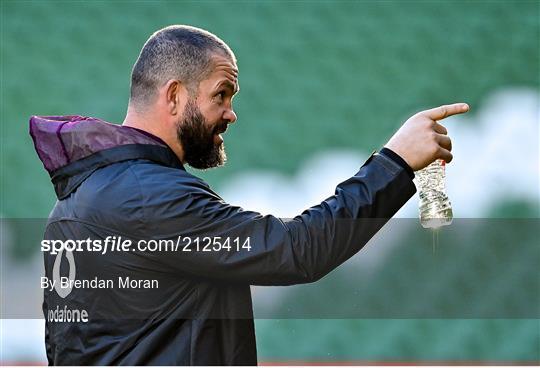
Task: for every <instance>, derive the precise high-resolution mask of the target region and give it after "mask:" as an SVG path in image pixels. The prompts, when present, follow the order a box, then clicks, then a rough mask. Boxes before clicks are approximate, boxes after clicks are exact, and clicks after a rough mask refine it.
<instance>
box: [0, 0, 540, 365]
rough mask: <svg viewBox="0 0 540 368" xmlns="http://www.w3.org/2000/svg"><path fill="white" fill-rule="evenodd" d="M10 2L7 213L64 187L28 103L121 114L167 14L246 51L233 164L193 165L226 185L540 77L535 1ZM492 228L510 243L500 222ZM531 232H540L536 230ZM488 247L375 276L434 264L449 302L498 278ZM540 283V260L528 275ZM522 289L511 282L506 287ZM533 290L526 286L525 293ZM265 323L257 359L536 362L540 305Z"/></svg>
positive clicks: (5, 65)
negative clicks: (35, 136)
mask: <svg viewBox="0 0 540 368" xmlns="http://www.w3.org/2000/svg"><path fill="white" fill-rule="evenodd" d="M1 16H2V19H1V45H0V47H1V72H2V74H1V112H0V114H1V115H0V120H1V121H0V129H1V140H2V146H1V160H2V161H1V175H0V183H1V195H2V207H1V208H0V215H1V216H2V217H5V218H43V217H46V216H47V215H48V211H49V210H50V208H51V206H52V204H53V202H54V198H55V197H54V192H53V190H52V186H51V185H50V183H49V178H48V175H47V174H46V172H45V171H44V170H43V169H42V167H41V164H40V163H39V161H38V160H37V158H36V156H35V154H34V151H33V147H32V143H31V140H30V138H29V136H28V125H27V122H28V118H29V117H30V116H31V115H64V114H66V115H67V114H80V115H89V116H96V117H99V118H102V119H105V120H108V121H111V122H121V121H122V119H123V117H124V113H125V109H126V104H127V100H128V96H129V76H130V72H131V66H132V64H133V62H134V61H135V59H136V57H137V54H138V52H139V50H140V48H141V46H142V44H143V43H144V41H145V40H146V39H147V37H148V36H149V35H150V34H151V33H152V32H153V31H155V30H157V29H159V28H161V27H164V26H166V25H170V24H178V23H182V24H191V25H195V26H199V27H202V28H205V29H208V30H210V31H212V32H214V33H216V34H217V35H219V36H220V37H221V38H223V39H224V40H225V41H226V42H227V43H228V44H229V45H230V46H231V47H232V48H233V49H234V51H235V53H236V55H237V58H238V65H239V69H240V85H241V93H240V94H239V96H238V97H236V99H235V104H236V110H237V113H238V116H239V119H238V122H237V124H236V126H234V127H232V128H233V129H230V130H229V131H228V132H227V136H226V138H227V139H226V144H227V152H228V157H229V163H228V164H227V165H226V166H225V167H224V168H220V169H218V170H211V171H208V172H196V174H197V175H199V176H202V177H204V178H205V179H206V180H207V181H209V182H210V184H211V185H212V186H214V187H216V188H217V189H218V191H219V188H220V186H221V185H223V184H224V183H226V182H227V181H228V180H230V178H232V177H234V176H235V175H237V174H239V173H242V172H244V171H246V170H253V169H257V170H273V171H277V172H280V173H283V174H284V175H293V174H294V173H295V172H296V171H297V170H298V169H299V167H300V164H301V163H302V162H304V161H305V160H306V159H308V158H309V157H311V156H312V155H313V154H314V153H316V152H319V151H322V150H331V149H335V148H339V149H342V148H347V149H358V150H361V151H363V152H370V151H372V150H374V149H378V148H379V147H380V146H381V145H382V144H383V143H384V142H385V141H386V139H388V138H389V136H390V134H391V133H392V132H393V131H394V130H395V129H396V127H397V126H398V125H399V124H400V122H402V121H403V119H405V118H407V117H408V116H409V115H411V114H412V113H414V112H416V111H417V110H419V109H422V108H426V107H431V106H434V105H439V104H441V103H446V102H454V101H467V102H468V103H469V104H470V105H471V106H472V107H473V109H474V107H475V106H477V105H478V104H479V103H480V102H481V101H482V100H483V99H484V98H485V97H486V95H488V94H490V93H492V92H493V91H495V90H497V89H501V88H510V87H516V86H517V87H527V88H531V89H534V90H539V89H540V70H539V65H540V60H539V59H540V52H539V30H540V27H539V19H540V14H539V5H538V1H519V2H505V1H477V2H472V1H471V2H464V1H407V2H400V1H396V2H394V1H384V2H375V1H356V2H355V1H340V2H331V1H318V2H305V1H294V2H293V1H290V2H288V1H275V2H272V1H253V2H247V1H234V2H218V1H204V2H172V1H151V2H150V1H137V2H132V3H128V2H124V1H109V2H107V1H95V2H76V1H37V0H36V1H2V2H1ZM537 144H538V142H537ZM479 149H481V148H479ZM359 164H360V163H359ZM501 202H504V200H501ZM531 206H532V209H531ZM537 206H538V203H532V205H531V204H530V203H525V204H522V203H521V202H516V203H514V202H509V203H502V204H501V206H500V207H497V208H495V209H494V210H493V211H494V213H497V214H498V216H500V217H532V218H537V217H538V207H537ZM478 234H480V233H478ZM478 234H477V235H476V236H478ZM492 238H493V239H492V240H493V241H494V242H496V241H507V242H510V240H508V239H506V240H504V236H503V235H501V234H495V235H493V237H492ZM411 239H413V240H411V241H412V242H414V238H411ZM501 239H502V240H501ZM525 240H526V242H528V243H527V244H529V247H534V246H535V244H534V243H535V240H534V238H533V239H529V238H527V239H525ZM536 245H537V244H536ZM16 246H17V247H16V248H15V249H14V250H13V252H14V255H15V257H16V258H17V259H18V260H19V261H20V262H25V260H26V259H29V258H31V257H33V256H36V254H37V253H38V252H37V251H36V249H35V248H34V247H35V244H33V243H31V242H17V243H16ZM528 254H529V253H526V252H524V253H521V254H520V253H519V252H511V253H509V254H505V255H504V256H505V257H507V259H508V264H509V265H520V266H522V267H521V268H520V267H515V268H514V271H512V272H514V273H515V274H516V277H517V278H522V280H523V282H526V281H527V278H528V277H531V278H534V276H531V270H532V275H534V274H535V273H534V270H535V268H537V266H538V264H539V263H538V261H539V260H538V259H537V258H535V256H536V254H537V253H532V254H533V255H534V256H533V257H529V258H528V256H527V255H528ZM529 255H530V254H529ZM466 256H467V257H466ZM484 256H485V254H483V253H481V252H480V251H479V252H477V253H475V252H474V250H473V251H472V252H471V253H467V254H466V255H464V256H463V259H460V261H459V262H460V263H458V264H459V267H454V268H452V267H449V266H448V265H447V266H448V267H447V268H446V269H445V272H444V273H443V275H442V276H441V274H439V275H431V274H427V273H424V274H423V273H418V274H415V275H411V276H410V277H409V278H398V279H396V278H395V275H393V274H392V273H391V272H389V273H388V274H387V275H386V276H385V279H383V280H380V281H379V282H380V285H381V288H383V289H385V290H389V289H390V290H399V289H400V288H402V287H406V285H407V284H408V283H418V282H419V281H421V280H423V279H426V278H428V277H430V276H432V277H434V280H435V281H436V282H439V284H438V286H439V287H438V288H433V290H432V292H431V294H429V293H428V294H426V295H425V298H426V300H429V299H430V298H431V299H433V300H436V299H438V298H441V297H442V296H444V295H447V294H446V293H447V292H450V294H448V295H447V299H445V300H449V301H450V302H451V300H452V296H451V295H452V294H451V291H455V290H457V289H459V287H460V285H456V284H455V283H456V280H459V278H460V275H461V274H465V275H469V276H465V278H467V277H472V276H470V275H473V274H474V275H476V274H477V273H479V274H480V275H481V277H484V278H490V277H494V278H496V277H495V276H496V275H494V274H492V273H490V272H495V270H493V269H489V267H487V271H486V265H485V262H487V261H486V260H485V258H484ZM422 257H423V253H421V252H420V253H418V252H416V253H415V252H410V251H409V250H407V249H400V250H398V251H397V252H396V253H393V254H392V255H391V256H389V257H387V259H385V261H384V262H385V263H384V268H385V269H389V270H391V269H393V268H396V267H398V266H399V265H400V264H403V263H405V264H406V265H407V267H409V268H410V269H412V270H414V269H415V265H417V264H418V259H421V258H422ZM415 262H416V263H415ZM483 262H484V263H483ZM479 270H480V271H479ZM482 270H483V271H482ZM501 272H502V271H501ZM400 276H403V275H402V274H400ZM330 281H331V279H330ZM398 281H400V282H401V284H400V283H399V282H398ZM325 282H326V284H325ZM325 285H328V287H327V288H326V289H325ZM332 285H335V284H332V283H330V282H327V281H326V279H325V280H323V283H322V286H321V288H319V289H317V291H316V292H314V291H310V289H309V288H306V289H302V290H304V292H303V294H301V295H302V297H303V298H305V300H306V305H307V304H309V303H313V302H320V303H323V302H326V303H332V300H329V299H330V298H325V300H322V301H320V300H318V299H317V293H320V292H321V291H324V290H327V291H329V290H330V289H331V288H332ZM400 285H401V286H400ZM409 285H410V284H409ZM503 286H504V285H503ZM535 286H536V287H537V286H538V276H537V274H536V281H533V285H532V287H533V289H532V290H534V287H535ZM344 287H345V286H344ZM392 288H394V289H392ZM299 290H300V289H299ZM497 290H498V289H497ZM536 290H538V288H536ZM511 291H512V290H510V289H509V288H506V289H504V287H503V288H502V289H501V290H500V295H504V296H507V295H509V294H508V293H511ZM329 292H330V291H329ZM494 295H495V296H494V298H495V300H497V299H496V298H497V296H498V295H499V294H497V292H494ZM526 299H527V296H526V295H525V296H524V295H517V296H516V300H517V301H519V302H526V301H527V300H526ZM530 300H533V301H535V300H538V299H537V298H535V297H532V299H530ZM485 302H486V303H489V302H490V299H489V298H488V299H486V301H485ZM477 307H478V308H481V307H482V306H481V305H480V306H477ZM539 308H540V306H539ZM256 323H257V340H258V348H259V355H260V360H261V361H267V362H280V361H285V362H287V361H302V362H309V361H334V362H341V361H354V362H361V361H467V362H469V361H502V362H512V361H519V362H539V361H540V348H539V347H540V324H539V320H538V319H485V320H482V319H458V320H442V319H387V320H375V319H309V320H308V319H303V320H302V319H279V320H274V319H261V320H257V321H256ZM3 336H9V332H3ZM4 353H6V352H4ZM17 356H21V355H20V354H19V355H17ZM22 356H24V352H23V355H22ZM31 358H33V357H31ZM0 360H1V358H0Z"/></svg>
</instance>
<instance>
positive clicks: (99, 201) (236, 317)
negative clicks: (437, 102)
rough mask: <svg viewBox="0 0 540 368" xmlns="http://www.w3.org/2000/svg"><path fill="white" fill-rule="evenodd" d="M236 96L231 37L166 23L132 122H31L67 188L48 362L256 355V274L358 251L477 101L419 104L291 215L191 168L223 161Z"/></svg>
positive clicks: (62, 188)
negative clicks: (266, 210)
mask: <svg viewBox="0 0 540 368" xmlns="http://www.w3.org/2000/svg"><path fill="white" fill-rule="evenodd" d="M238 91H239V84H238V68H237V64H236V59H235V56H234V54H233V52H232V51H231V50H230V48H229V47H228V46H227V45H226V44H225V43H224V42H223V41H222V40H220V39H219V38H218V37H216V36H215V35H213V34H211V33H209V32H206V31H204V30H201V29H197V28H193V27H187V26H171V27H167V28H164V29H162V30H160V31H158V32H156V33H154V34H153V35H152V36H151V37H150V39H149V40H148V41H147V42H146V44H145V45H144V47H143V49H142V51H141V53H140V55H139V58H138V60H137V62H136V63H135V66H134V68H133V73H132V84H131V97H130V101H129V106H128V111H127V116H126V118H125V120H124V124H123V126H118V125H113V124H109V123H106V122H104V121H101V120H99V119H94V118H87V117H80V116H65V117H32V118H31V121H30V134H31V135H32V138H33V140H34V143H35V147H36V150H37V153H38V155H39V157H40V159H41V160H42V161H43V164H44V166H45V168H46V169H47V171H48V172H49V174H50V175H51V178H52V182H53V184H54V189H55V191H56V194H57V197H58V201H57V203H56V205H55V207H54V209H53V210H52V212H51V214H50V218H49V221H48V224H47V228H46V231H45V237H44V242H43V243H42V250H43V251H44V257H45V277H44V278H43V279H44V280H45V281H46V282H50V287H47V288H45V287H44V303H43V311H44V314H45V317H46V348H47V358H48V360H49V363H50V364H55V365H57V364H69V365H86V364H98V365H110V364H128V365H142V364H152V365H162V364H166V365H195V364H197V365H198V364H204V365H214V364H218V365H222V364H237V365H240V364H249V365H255V364H256V363H257V357H256V346H255V334H254V327H253V314H252V305H251V294H250V285H289V284H297V283H307V282H313V281H316V280H318V279H320V278H321V277H323V276H324V275H326V274H327V273H328V272H330V271H331V270H333V269H334V268H336V267H337V266H338V265H340V264H341V263H343V262H345V261H346V260H347V259H349V258H350V257H351V256H353V255H354V254H355V253H357V252H358V251H359V250H360V249H361V248H362V246H363V245H364V244H366V243H367V242H368V240H369V239H370V238H371V237H372V236H373V235H374V234H375V233H376V232H377V231H378V230H379V229H380V228H381V227H382V226H383V225H384V224H385V223H386V222H387V220H388V219H389V218H390V217H392V216H393V215H394V214H395V212H396V211H397V210H398V209H399V208H400V207H401V206H402V205H403V204H404V203H405V202H406V201H407V200H408V199H409V198H410V197H411V196H412V195H413V194H414V192H415V187H414V184H413V182H412V178H413V176H414V173H413V171H414V170H418V169H421V168H423V167H425V166H426V165H428V164H429V163H431V162H433V161H434V160H435V159H438V158H442V159H444V160H446V161H447V162H450V161H451V159H452V155H451V153H450V150H451V142H450V138H448V136H447V135H446V134H447V132H446V129H445V128H444V127H443V126H442V125H440V124H438V123H437V120H440V119H443V118H445V117H447V116H450V115H454V114H458V113H463V112H466V111H467V110H468V106H467V105H465V104H454V105H448V106H442V107H439V108H435V109H432V110H428V111H423V112H420V113H418V114H416V115H414V116H413V117H411V118H410V119H409V120H408V121H407V122H405V124H404V125H403V126H402V127H401V129H400V130H399V131H398V132H397V133H396V134H395V135H394V136H393V137H392V139H391V140H390V141H389V142H388V144H387V145H386V147H385V148H383V149H382V150H381V152H379V153H377V154H373V155H372V156H371V157H370V158H369V159H368V161H367V162H366V163H365V164H364V165H363V166H362V168H360V170H359V171H358V173H357V174H356V175H354V176H352V177H351V178H350V179H348V180H346V181H344V182H343V183H341V184H339V185H338V186H337V188H336V192H335V195H334V196H332V197H330V198H328V199H326V200H325V201H323V202H322V203H321V204H320V205H317V206H314V207H312V208H310V209H308V210H306V211H304V212H303V213H302V214H301V215H299V216H297V217H295V218H293V219H280V218H276V217H273V216H262V215H260V214H259V213H256V212H251V211H246V210H243V209H241V208H239V207H234V206H231V205H229V204H227V203H225V202H224V201H223V200H222V199H221V198H220V197H219V196H218V195H217V194H216V193H214V192H213V191H212V190H211V189H210V188H209V187H208V185H207V184H206V183H205V182H204V181H202V180H201V179H199V178H197V177H195V176H193V175H191V174H189V173H188V172H186V171H185V170H184V167H183V165H185V164H187V165H190V166H192V167H195V168H200V169H205V168H211V167H216V166H219V165H222V164H223V163H224V162H225V151H224V145H223V137H222V133H224V132H225V131H226V129H227V127H228V126H229V124H232V123H234V122H235V121H236V114H235V113H234V111H233V106H232V101H233V97H234V95H235V94H236V93H237V92H238ZM159 240H164V241H169V243H163V244H165V245H164V247H161V248H159V246H158V245H157V244H158V243H157V242H158V241H159ZM54 241H56V242H57V243H52V242H54ZM126 241H131V243H130V244H128V245H127V246H125V244H126V243H125V242H126ZM47 242H49V243H47ZM59 242H64V243H59ZM152 242H153V243H152ZM51 244H57V245H58V244H65V247H64V248H61V247H56V248H54V247H52V246H51ZM141 244H142V246H141ZM151 244H153V245H152V246H150V245H151ZM174 244H176V247H174ZM68 245H69V246H68ZM74 245H76V246H74ZM54 249H56V250H57V251H54ZM47 285H49V283H47Z"/></svg>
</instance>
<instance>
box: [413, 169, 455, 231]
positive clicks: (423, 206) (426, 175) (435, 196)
mask: <svg viewBox="0 0 540 368" xmlns="http://www.w3.org/2000/svg"><path fill="white" fill-rule="evenodd" d="M444 169H445V162H444V161H443V160H437V161H434V162H433V163H431V164H430V165H428V166H427V167H425V168H424V169H422V170H419V171H417V172H416V182H417V187H418V192H419V195H420V204H419V212H420V223H421V224H422V227H424V228H439V227H441V226H446V225H450V224H451V223H452V218H453V214H452V205H451V204H450V200H449V199H448V196H447V195H446V192H445V175H444Z"/></svg>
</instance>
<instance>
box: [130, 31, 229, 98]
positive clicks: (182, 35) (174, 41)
mask: <svg viewBox="0 0 540 368" xmlns="http://www.w3.org/2000/svg"><path fill="white" fill-rule="evenodd" d="M215 54H219V55H221V56H225V57H227V58H230V59H231V60H232V61H233V62H234V63H236V59H235V56H234V53H233V52H232V50H231V49H230V48H229V46H227V44H226V43H225V42H223V40H221V39H220V38H219V37H217V36H216V35H214V34H212V33H210V32H208V31H205V30H203V29H200V28H195V27H190V26H183V25H175V26H169V27H166V28H163V29H161V30H159V31H157V32H155V33H154V34H153V35H152V36H150V38H149V39H148V41H146V43H145V44H144V46H143V48H142V50H141V53H140V54H139V58H138V59H137V62H136V63H135V65H134V66H133V71H132V74H131V96H130V104H132V105H133V106H134V107H138V108H144V107H145V106H147V105H148V104H151V103H152V102H153V101H154V100H155V98H156V96H157V90H158V88H159V87H160V86H162V85H164V84H165V83H166V82H167V81H169V80H171V79H176V80H179V81H180V82H181V83H182V84H183V85H184V86H185V87H186V89H187V90H188V92H189V94H190V95H192V96H195V95H196V94H197V90H198V87H199V83H200V82H201V81H202V80H204V79H205V78H206V77H207V76H208V75H209V74H210V73H211V72H212V69H213V58H212V56H213V55H215Z"/></svg>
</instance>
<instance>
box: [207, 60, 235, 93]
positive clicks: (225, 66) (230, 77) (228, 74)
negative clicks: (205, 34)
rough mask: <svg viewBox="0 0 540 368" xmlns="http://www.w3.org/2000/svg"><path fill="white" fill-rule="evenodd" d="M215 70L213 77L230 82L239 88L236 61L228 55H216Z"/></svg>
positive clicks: (219, 80)
mask: <svg viewBox="0 0 540 368" xmlns="http://www.w3.org/2000/svg"><path fill="white" fill-rule="evenodd" d="M212 59H213V60H212V62H213V72H212V74H211V78H215V79H218V83H220V82H226V81H228V82H230V83H232V84H233V85H234V86H235V87H236V88H235V89H238V67H237V65H236V63H235V62H234V61H233V60H231V59H230V58H228V57H223V56H221V55H219V56H218V55H216V56H214V57H213V58H212Z"/></svg>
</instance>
